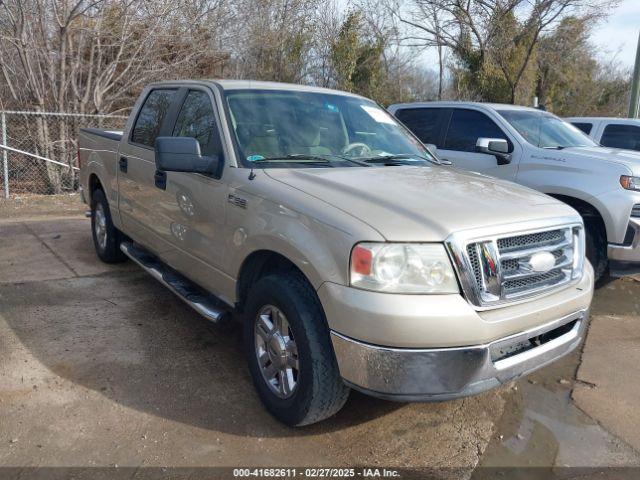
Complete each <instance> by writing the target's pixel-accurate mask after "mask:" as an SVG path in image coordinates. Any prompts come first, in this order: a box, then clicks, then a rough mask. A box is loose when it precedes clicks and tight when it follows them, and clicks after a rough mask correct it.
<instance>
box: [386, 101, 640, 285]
mask: <svg viewBox="0 0 640 480" xmlns="http://www.w3.org/2000/svg"><path fill="white" fill-rule="evenodd" d="M389 111H390V112H391V113H393V114H394V115H395V116H396V117H397V118H398V119H400V120H401V121H402V122H403V123H404V124H405V125H406V126H407V127H409V129H411V130H412V131H413V132H414V133H415V134H416V135H417V136H418V137H419V138H420V140H422V141H423V142H424V143H425V144H432V145H434V146H435V148H436V149H437V154H438V155H439V156H440V157H441V158H442V159H443V160H448V161H450V162H451V163H453V164H454V166H456V167H458V168H461V169H465V170H473V171H476V172H480V173H484V174H486V175H491V176H494V177H499V178H502V179H505V180H511V181H514V182H517V183H520V184H522V185H526V186H528V187H531V188H535V189H536V190H539V191H541V192H543V193H546V194H548V195H551V196H553V197H555V198H557V199H559V200H562V201H563V202H565V203H567V204H569V205H571V206H572V207H573V208H575V209H576V210H577V211H578V212H579V213H580V214H581V215H582V217H583V219H584V223H585V227H586V229H587V257H588V258H589V260H590V261H591V263H592V265H593V267H594V270H595V272H596V279H600V278H601V277H602V276H603V275H604V274H605V273H606V272H607V269H608V267H610V269H611V271H612V272H620V271H629V269H636V268H637V267H638V266H639V265H640V153H635V152H632V151H625V150H619V149H614V148H605V147H602V146H600V145H599V144H597V143H596V142H594V141H593V140H592V139H591V138H589V137H587V136H586V135H585V134H584V133H583V132H582V131H580V130H579V129H578V128H576V127H574V126H573V125H571V124H569V123H567V122H565V121H563V120H562V119H560V118H558V117H556V116H555V115H552V114H551V113H548V112H543V111H540V110H536V109H533V108H528V107H520V106H515V105H500V104H488V103H473V102H425V103H410V104H398V105H392V106H390V107H389ZM496 207H497V205H496Z"/></svg>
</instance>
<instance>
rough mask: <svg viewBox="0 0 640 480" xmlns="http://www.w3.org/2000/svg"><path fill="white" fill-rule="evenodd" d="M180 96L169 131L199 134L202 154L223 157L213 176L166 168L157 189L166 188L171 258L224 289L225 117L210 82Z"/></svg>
mask: <svg viewBox="0 0 640 480" xmlns="http://www.w3.org/2000/svg"><path fill="white" fill-rule="evenodd" d="M180 98H181V99H182V98H183V100H182V103H181V105H180V106H179V107H178V108H177V109H176V111H175V115H174V118H173V119H172V120H171V126H172V128H171V130H170V133H169V135H172V136H176V137H193V138H195V139H197V140H198V143H199V144H200V151H201V153H202V155H206V156H217V157H218V158H219V159H220V168H219V170H218V173H216V174H213V175H203V174H198V173H182V172H165V175H166V184H165V188H164V189H161V188H157V191H158V192H161V201H160V202H159V205H160V207H161V210H162V212H163V214H162V216H163V218H162V220H161V221H163V222H165V223H166V228H165V231H167V232H168V234H169V237H168V241H169V242H171V244H172V245H173V247H174V248H172V249H171V250H170V251H169V252H167V253H168V254H167V256H166V258H165V261H166V262H167V263H169V264H170V265H172V266H173V267H174V268H176V269H178V270H180V271H181V272H182V273H184V274H185V275H187V276H188V277H189V278H190V279H191V280H193V281H195V282H197V283H198V284H200V285H202V286H203V287H205V288H207V289H208V290H209V291H211V292H213V293H217V294H219V293H220V285H221V284H222V283H223V282H225V281H226V279H225V278H224V277H225V274H224V273H223V272H222V271H221V268H222V262H223V257H224V254H225V241H224V225H225V221H226V218H225V215H226V205H227V193H228V192H227V186H226V184H225V183H223V182H222V178H221V175H222V171H223V168H222V167H223V161H224V158H223V157H224V155H223V149H222V144H221V135H220V131H219V117H218V115H217V112H216V109H215V107H214V97H213V94H212V92H211V91H210V90H209V89H208V88H207V87H196V86H194V87H190V89H189V90H186V89H184V90H181V92H180Z"/></svg>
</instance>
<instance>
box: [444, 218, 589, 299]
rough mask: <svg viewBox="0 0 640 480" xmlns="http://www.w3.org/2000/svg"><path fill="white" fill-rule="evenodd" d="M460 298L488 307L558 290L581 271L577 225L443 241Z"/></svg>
mask: <svg viewBox="0 0 640 480" xmlns="http://www.w3.org/2000/svg"><path fill="white" fill-rule="evenodd" d="M447 243H448V246H449V250H450V252H451V254H452V256H453V258H454V260H455V264H456V269H457V272H458V275H459V277H460V283H461V284H462V286H463V290H464V292H465V295H466V296H467V298H468V299H469V301H470V302H471V303H473V304H474V305H476V306H478V307H490V306H493V305H499V304H504V303H508V302H511V301H515V300H517V299H521V298H523V297H529V296H533V295H538V294H541V293H543V292H548V291H551V290H554V289H557V288H560V287H562V286H564V285H566V284H568V283H570V282H571V281H572V280H574V279H576V278H577V277H578V275H579V274H580V273H581V271H582V264H583V259H584V232H583V227H582V225H580V224H572V225H566V226H564V225H563V226H560V227H555V228H552V229H548V230H538V231H534V232H527V233H511V234H501V235H495V236H493V235H491V236H487V237H480V238H473V237H472V238H462V239H461V238H459V237H457V236H455V235H454V236H453V238H452V239H451V240H450V241H448V242H447Z"/></svg>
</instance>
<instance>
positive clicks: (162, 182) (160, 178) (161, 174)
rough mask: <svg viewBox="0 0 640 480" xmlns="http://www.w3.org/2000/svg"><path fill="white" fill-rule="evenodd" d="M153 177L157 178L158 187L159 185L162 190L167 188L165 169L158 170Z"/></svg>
mask: <svg viewBox="0 0 640 480" xmlns="http://www.w3.org/2000/svg"><path fill="white" fill-rule="evenodd" d="M153 179H154V180H155V183H156V187H158V188H159V189H160V190H166V189H167V172H165V171H163V170H156V173H155V175H154V176H153Z"/></svg>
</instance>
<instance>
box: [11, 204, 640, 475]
mask: <svg viewBox="0 0 640 480" xmlns="http://www.w3.org/2000/svg"><path fill="white" fill-rule="evenodd" d="M78 203H79V202H78ZM64 205H66V206H65V207H60V208H63V215H62V216H60V215H57V214H58V213H59V212H60V209H57V211H56V210H55V209H54V211H53V212H52V211H51V210H50V209H49V211H48V212H47V211H46V210H47V209H46V208H44V207H43V209H42V210H41V211H36V212H35V213H33V211H31V212H32V214H31V215H27V214H26V211H24V210H23V211H21V212H18V210H20V209H19V208H15V209H12V210H11V212H9V213H8V212H7V210H4V211H3V206H1V205H0V352H2V355H0V466H15V467H25V466H26V467H29V466H38V467H42V466H77V467H91V466H115V465H117V466H120V467H122V466H132V467H144V466H160V467H176V466H180V467H191V466H198V467H202V466H256V465H259V466H305V465H307V466H308V465H327V466H363V465H365V466H376V465H380V466H389V467H391V466H410V467H429V468H439V467H458V468H461V470H457V471H456V473H455V476H462V477H466V476H468V475H469V474H470V472H471V471H472V469H474V468H475V467H476V466H478V465H481V466H488V467H490V466H504V465H543V466H562V465H578V466H581V465H632V464H635V465H640V456H639V455H638V454H637V450H636V449H640V445H639V444H638V442H637V441H636V440H637V438H636V437H634V432H636V435H637V432H638V431H640V412H638V409H637V408H635V407H636V406H637V390H636V389H637V387H636V386H634V387H633V389H631V387H629V386H625V384H624V383H625V382H624V381H622V380H623V379H624V378H627V379H628V378H630V377H633V378H637V365H638V364H639V363H638V362H639V361H640V352H639V345H640V328H639V326H638V322H637V320H638V308H637V305H636V303H635V300H634V301H633V302H632V301H631V300H629V301H627V303H623V302H622V299H626V298H634V299H637V298H639V297H638V294H639V293H640V283H638V282H635V281H634V280H632V279H625V280H617V281H615V282H612V283H611V284H610V285H608V286H607V287H605V288H603V289H601V290H599V291H598V292H597V294H596V301H595V302H594V313H595V315H594V319H593V326H592V328H591V333H590V334H589V339H588V341H587V346H586V348H585V353H584V356H583V357H582V360H583V368H581V369H580V375H579V380H578V381H577V383H576V381H575V380H574V378H575V373H576V370H577V369H578V366H579V363H580V360H581V354H580V352H577V353H576V354H575V355H572V356H570V357H568V358H566V359H564V360H563V361H561V362H559V363H557V364H555V365H552V366H550V367H547V368H545V369H543V370H542V371H541V372H539V373H536V374H535V375H533V376H532V377H530V378H529V379H527V380H521V381H519V382H518V383H517V384H514V385H511V386H507V387H503V388H501V389H498V390H496V391H492V392H488V393H486V394H483V395H480V396H477V397H473V398H467V399H464V400H458V401H454V402H444V403H432V404H410V405H405V404H398V403H391V402H385V401H381V400H375V399H372V398H368V397H365V396H363V395H360V394H357V393H352V395H351V397H350V400H349V402H348V403H347V405H346V407H345V408H344V409H343V410H342V411H341V412H340V413H339V414H338V415H337V416H336V417H334V418H332V419H330V420H328V421H326V422H323V423H321V424H318V425H314V426H310V427H306V428H302V429H289V428H287V427H284V426H282V425H281V424H279V423H277V422H276V421H275V420H273V419H272V418H271V417H270V416H269V414H268V413H266V411H265V410H264V409H263V407H262V406H261V404H260V402H259V400H258V398H257V396H256V394H255V392H254V389H253V386H252V385H251V380H250V377H249V374H248V372H247V368H246V364H245V361H244V358H243V354H242V349H241V339H240V333H239V331H237V330H234V331H231V332H227V333H221V332H216V331H213V330H211V328H210V327H209V325H208V324H207V323H206V322H205V321H204V320H203V319H201V318H200V317H199V316H198V315H197V314H196V313H195V312H193V311H192V310H191V309H189V308H188V307H187V306H185V305H184V304H183V303H182V302H180V301H179V300H178V299H177V298H176V297H175V296H173V295H172V294H171V293H170V292H169V291H167V290H166V289H165V288H164V287H162V286H161V285H160V284H158V283H157V282H156V281H155V280H153V279H152V278H151V277H150V276H148V275H146V274H145V273H144V272H142V271H140V270H139V269H138V268H136V267H135V266H134V265H132V264H131V263H126V264H123V265H119V266H115V267H114V266H107V265H104V264H102V263H100V262H99V261H98V259H97V257H96V256H95V254H94V252H93V246H92V243H91V238H90V230H89V220H88V219H85V218H83V215H82V212H83V211H84V207H83V206H81V205H77V204H73V203H65V204H64ZM612 315H613V316H614V317H615V318H616V320H615V321H613V320H611V316H612ZM616 332H617V333H616ZM592 340H593V343H592ZM603 345H604V346H605V347H606V348H605V347H603ZM621 345H622V346H623V347H624V348H620V347H621ZM607 346H608V347H607ZM603 350H604V351H603ZM616 352H618V355H619V357H616V355H615V354H616ZM622 352H624V353H622ZM620 357H622V358H620ZM625 359H626V360H625ZM603 360H604V361H606V362H616V369H617V370H618V372H617V374H616V375H615V376H614V377H615V378H613V379H612V378H609V377H608V376H607V375H606V374H604V372H606V371H607V369H606V368H605V369H603V368H602V363H599V362H602V361H603ZM587 365H595V366H592V367H589V368H587ZM598 365H600V366H599V367H598ZM574 387H575V389H574ZM585 389H586V390H585ZM572 390H573V391H574V396H576V398H577V400H578V401H579V403H578V405H579V407H580V408H578V407H577V406H576V405H575V404H574V403H573V402H572V400H571V392H572ZM580 392H586V394H584V393H580ZM585 395H586V396H585ZM588 395H591V396H594V395H595V396H596V397H594V398H592V399H589V398H587V397H588ZM594 404H595V405H599V408H590V406H592V405H594ZM602 405H606V407H603V406H602ZM601 410H606V411H605V412H604V413H603V412H602V411H601ZM634 410H635V411H634ZM620 415H624V416H625V422H624V423H625V426H624V427H625V428H622V427H621V426H618V427H616V424H615V422H613V421H612V420H611V418H613V419H615V417H616V416H620ZM619 423H621V422H618V424H619ZM634 448H635V449H634Z"/></svg>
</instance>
